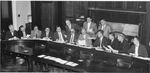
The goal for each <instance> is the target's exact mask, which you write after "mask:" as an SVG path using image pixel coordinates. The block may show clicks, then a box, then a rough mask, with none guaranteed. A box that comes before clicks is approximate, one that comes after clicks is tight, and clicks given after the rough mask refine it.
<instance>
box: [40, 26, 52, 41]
mask: <svg viewBox="0 0 150 73" xmlns="http://www.w3.org/2000/svg"><path fill="white" fill-rule="evenodd" d="M41 38H47V39H53V36H52V33H51V32H50V28H48V27H47V28H45V31H44V32H42V35H41Z"/></svg>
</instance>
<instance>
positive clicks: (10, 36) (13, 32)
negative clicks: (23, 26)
mask: <svg viewBox="0 0 150 73" xmlns="http://www.w3.org/2000/svg"><path fill="white" fill-rule="evenodd" d="M9 30H10V31H8V32H6V36H5V39H6V40H9V39H13V38H17V37H18V34H17V31H16V30H14V26H13V25H9Z"/></svg>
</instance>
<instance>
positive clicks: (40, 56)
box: [38, 55, 46, 58]
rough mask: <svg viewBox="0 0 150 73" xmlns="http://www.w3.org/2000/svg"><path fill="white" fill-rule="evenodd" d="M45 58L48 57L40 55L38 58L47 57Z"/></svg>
mask: <svg viewBox="0 0 150 73" xmlns="http://www.w3.org/2000/svg"><path fill="white" fill-rule="evenodd" d="M45 56H46V55H39V56H38V57H39V58H42V57H45Z"/></svg>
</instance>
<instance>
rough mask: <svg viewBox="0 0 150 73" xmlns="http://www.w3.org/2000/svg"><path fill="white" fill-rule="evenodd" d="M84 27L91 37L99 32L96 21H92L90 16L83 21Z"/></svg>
mask: <svg viewBox="0 0 150 73" xmlns="http://www.w3.org/2000/svg"><path fill="white" fill-rule="evenodd" d="M83 28H84V29H85V30H86V32H87V34H89V35H90V37H94V36H95V33H96V32H97V26H96V23H94V22H92V19H91V18H90V17H87V21H86V22H84V23H83Z"/></svg>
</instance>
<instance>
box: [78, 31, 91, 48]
mask: <svg viewBox="0 0 150 73" xmlns="http://www.w3.org/2000/svg"><path fill="white" fill-rule="evenodd" d="M89 37H90V36H89V35H88V34H87V33H86V31H85V29H84V28H83V29H82V31H81V34H80V35H79V38H78V41H77V44H78V45H83V46H87V47H90V46H92V41H91V39H89Z"/></svg>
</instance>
